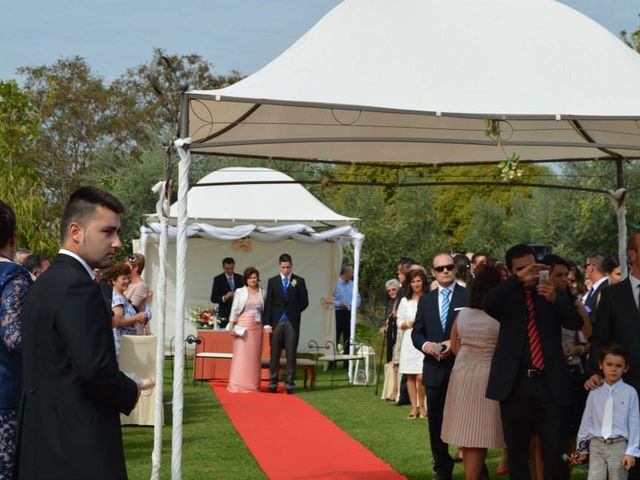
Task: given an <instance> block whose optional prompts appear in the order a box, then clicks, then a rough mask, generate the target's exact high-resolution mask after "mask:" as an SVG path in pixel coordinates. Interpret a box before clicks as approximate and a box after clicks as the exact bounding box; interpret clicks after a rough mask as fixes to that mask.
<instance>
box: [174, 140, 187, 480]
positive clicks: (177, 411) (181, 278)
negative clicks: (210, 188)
mask: <svg viewBox="0 0 640 480" xmlns="http://www.w3.org/2000/svg"><path fill="white" fill-rule="evenodd" d="M189 143H191V139H190V138H185V139H178V140H176V141H175V142H174V144H175V146H176V149H177V151H178V155H180V162H179V163H178V220H177V232H178V234H177V239H176V303H175V336H174V346H175V353H174V370H173V402H172V405H173V431H172V436H171V478H172V479H173V480H180V479H181V478H182V417H183V399H184V394H183V386H184V384H183V382H184V380H183V378H182V377H183V376H184V350H185V349H184V311H185V298H186V288H185V287H186V284H187V193H188V191H189V167H190V164H191V154H190V153H189V150H188V148H187V149H185V148H184V146H185V145H188V144H189Z"/></svg>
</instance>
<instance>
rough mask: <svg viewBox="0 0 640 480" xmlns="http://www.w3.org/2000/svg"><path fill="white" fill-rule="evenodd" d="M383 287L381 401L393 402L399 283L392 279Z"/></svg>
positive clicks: (397, 356)
mask: <svg viewBox="0 0 640 480" xmlns="http://www.w3.org/2000/svg"><path fill="white" fill-rule="evenodd" d="M384 287H385V290H386V291H387V296H388V300H387V307H386V311H385V317H384V318H385V319H384V323H383V325H382V327H381V328H380V333H382V334H383V335H385V336H386V343H387V367H386V368H385V375H384V386H383V387H382V399H384V400H393V401H395V399H396V397H397V396H398V364H399V363H400V345H399V342H397V336H398V328H397V326H396V318H397V316H398V303H400V298H401V295H400V282H399V281H398V280H396V279H395V278H392V279H391V280H388V281H387V282H386V283H385V284H384ZM396 345H397V348H396Z"/></svg>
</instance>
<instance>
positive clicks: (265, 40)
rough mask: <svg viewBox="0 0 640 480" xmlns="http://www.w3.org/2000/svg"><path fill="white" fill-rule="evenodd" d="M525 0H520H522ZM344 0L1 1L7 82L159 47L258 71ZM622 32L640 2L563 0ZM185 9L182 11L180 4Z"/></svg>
mask: <svg viewBox="0 0 640 480" xmlns="http://www.w3.org/2000/svg"><path fill="white" fill-rule="evenodd" d="M514 1H518V0H514ZM338 3H340V2H339V1H338V0H182V1H181V2H175V1H168V0H103V1H96V0H0V11H2V17H3V18H2V28H1V29H0V79H2V80H7V79H9V78H17V77H16V68H17V67H19V66H35V65H42V64H51V63H53V62H55V61H56V60H57V59H58V58H60V57H70V56H73V55H80V56H82V57H84V58H85V59H86V60H87V62H88V63H89V65H91V67H92V69H93V70H94V72H96V73H99V74H101V75H102V76H104V77H105V78H106V79H107V80H113V79H114V78H116V77H117V76H119V75H120V74H122V73H123V72H124V71H125V70H126V69H127V68H128V67H134V66H136V65H139V64H141V63H145V62H147V61H148V60H149V59H150V58H151V55H152V49H153V48H154V47H161V48H164V49H166V50H167V51H168V52H169V53H175V54H187V53H198V54H200V55H202V56H203V57H204V58H205V59H206V60H208V61H209V62H211V63H213V64H214V66H215V67H216V73H227V72H229V71H230V70H231V69H237V70H240V71H241V72H242V73H244V74H250V73H253V72H255V71H256V70H258V69H259V68H260V67H262V66H264V65H266V64H267V63H268V62H269V61H270V60H272V59H273V58H275V57H276V56H277V55H278V54H279V53H281V52H282V51H283V50H285V49H286V48H287V47H288V46H289V45H291V44H292V43H293V42H294V41H295V40H296V39H297V38H298V37H300V36H301V35H302V34H303V33H304V32H305V31H307V30H308V29H309V28H310V27H311V26H313V24H314V23H315V22H316V21H318V20H319V19H320V18H321V17H322V16H323V15H324V14H325V13H326V12H328V11H329V10H330V9H331V8H332V7H334V6H335V5H337V4H338ZM563 3H566V4H567V5H570V6H572V7H573V8H576V9H578V10H580V11H581V12H583V13H585V14H586V15H588V16H590V17H591V18H593V19H594V20H596V21H597V22H598V23H600V24H602V25H604V26H605V27H606V28H608V29H609V30H610V31H612V32H613V33H615V34H616V35H617V34H618V33H619V32H620V30H622V29H626V30H628V31H634V30H636V29H637V28H638V26H639V25H640V19H639V18H638V14H639V13H640V1H638V0H563ZM178 6H179V7H180V8H178Z"/></svg>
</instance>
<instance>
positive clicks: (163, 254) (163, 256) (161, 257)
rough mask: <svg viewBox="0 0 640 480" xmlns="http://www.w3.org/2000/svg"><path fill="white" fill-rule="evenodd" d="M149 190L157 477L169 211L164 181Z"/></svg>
mask: <svg viewBox="0 0 640 480" xmlns="http://www.w3.org/2000/svg"><path fill="white" fill-rule="evenodd" d="M167 174H168V172H167ZM152 190H153V191H154V192H155V193H158V192H159V195H158V196H159V199H158V203H157V204H156V212H157V214H158V218H159V219H160V243H159V245H158V267H159V268H158V280H157V282H156V286H155V288H156V291H155V293H156V302H157V305H158V308H157V309H156V322H157V327H156V337H157V340H156V341H157V344H156V386H155V392H154V393H155V399H154V412H153V453H152V454H151V480H158V479H159V478H160V467H161V465H162V424H163V422H164V415H163V409H164V403H163V400H164V388H163V387H164V385H163V384H164V323H165V311H166V310H165V309H166V304H167V244H168V238H167V220H168V219H167V214H168V212H169V208H168V207H169V201H168V198H167V195H166V193H167V180H165V181H164V182H160V183H158V184H156V185H155V186H154V187H153V189H152ZM143 254H144V252H143Z"/></svg>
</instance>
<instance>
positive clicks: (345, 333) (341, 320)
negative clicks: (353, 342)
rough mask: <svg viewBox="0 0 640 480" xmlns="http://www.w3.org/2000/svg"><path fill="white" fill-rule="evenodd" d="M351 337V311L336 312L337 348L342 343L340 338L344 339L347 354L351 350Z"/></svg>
mask: <svg viewBox="0 0 640 480" xmlns="http://www.w3.org/2000/svg"><path fill="white" fill-rule="evenodd" d="M350 336H351V311H350V310H347V309H344V310H336V346H337V345H338V343H340V337H342V338H343V342H342V344H343V345H344V349H345V353H346V352H347V350H348V348H349V337H350Z"/></svg>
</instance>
